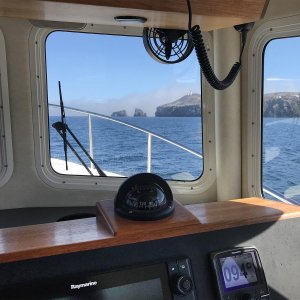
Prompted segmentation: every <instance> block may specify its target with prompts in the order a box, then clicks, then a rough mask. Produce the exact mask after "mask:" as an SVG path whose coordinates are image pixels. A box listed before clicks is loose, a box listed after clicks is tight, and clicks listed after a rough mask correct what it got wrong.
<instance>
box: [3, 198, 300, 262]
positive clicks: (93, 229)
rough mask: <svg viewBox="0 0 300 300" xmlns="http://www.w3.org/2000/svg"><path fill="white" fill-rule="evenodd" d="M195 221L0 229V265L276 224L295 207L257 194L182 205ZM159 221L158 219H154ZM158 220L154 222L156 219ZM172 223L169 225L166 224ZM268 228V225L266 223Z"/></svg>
mask: <svg viewBox="0 0 300 300" xmlns="http://www.w3.org/2000/svg"><path fill="white" fill-rule="evenodd" d="M185 207H186V209H187V210H188V211H189V212H191V213H192V214H193V215H194V216H195V219H196V222H195V221H192V222H190V223H183V225H182V226H178V225H176V224H173V225H172V226H171V225H168V226H169V227H168V229H167V230H162V228H163V227H160V226H159V225H157V226H153V229H152V230H147V231H143V232H142V231H140V230H134V228H133V227H132V223H131V227H130V226H129V227H130V230H126V229H125V230H124V231H123V232H122V233H121V234H118V232H116V231H115V230H114V229H112V228H110V226H108V225H107V224H106V223H107V221H104V220H103V219H101V218H100V222H99V221H97V220H96V218H88V219H81V220H73V221H66V222H60V223H49V224H41V225H33V226H24V227H17V228H8V229H2V230H0V263H8V262H15V261H21V260H27V259H35V258H41V257H47V256H52V255H59V254H67V253H73V252H80V251H89V250H95V249H101V248H107V247H115V246H121V245H128V244H134V243H139V242H147V241H153V240H159V239H165V238H174V237H180V236H185V235H191V234H199V233H205V232H212V231H217V230H223V229H229V228H236V227H242V226H247V225H253V224H260V223H268V222H277V221H280V220H286V219H291V218H299V217H300V206H294V205H288V204H284V203H279V202H275V201H268V200H264V199H259V198H248V199H237V200H231V201H226V202H213V203H203V204H195V205H187V206H185ZM156 222H158V221H156ZM156 224H159V223H156ZM170 226H171V227H170ZM270 226H271V225H270Z"/></svg>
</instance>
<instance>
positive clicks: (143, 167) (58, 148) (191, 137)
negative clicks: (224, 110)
mask: <svg viewBox="0 0 300 300" xmlns="http://www.w3.org/2000/svg"><path fill="white" fill-rule="evenodd" d="M120 120H121V121H124V122H127V123H130V124H133V125H135V126H138V127H141V128H144V129H146V130H149V131H152V132H154V133H156V134H159V135H161V136H163V137H166V138H167V139H170V140H172V141H174V142H176V143H179V144H181V145H184V146H186V147H188V148H190V149H192V150H193V151H195V152H197V153H200V154H201V153H202V127H201V118H199V117H194V118H192V117H189V118H188V117H187V118H184V117H181V118H178V117H174V118H163V117H162V118H155V117H147V118H134V117H127V118H120ZM56 121H60V118H59V117H54V116H52V117H50V124H52V123H54V122H56ZM67 124H68V125H69V127H70V128H71V130H72V131H73V132H74V134H75V135H76V136H77V138H78V139H79V140H80V142H81V143H82V144H83V146H84V147H85V148H86V149H87V150H88V149H89V138H88V118H87V117H86V116H84V117H83V116H72V117H68V116H67ZM92 128H93V149H94V159H95V161H96V162H97V164H98V165H99V167H100V168H101V169H103V170H107V171H111V172H114V173H117V174H120V175H122V176H130V175H133V174H136V173H139V172H146V171H147V142H148V135H147V134H145V133H143V132H140V131H137V130H135V129H132V128H129V127H125V126H124V125H120V124H117V123H113V122H111V121H107V120H103V119H99V118H96V117H92ZM50 139H51V141H50V145H51V146H50V151H51V157H54V158H59V159H64V154H63V153H64V152H63V142H62V139H61V137H60V136H59V135H58V133H57V132H56V131H55V130H54V129H53V128H52V127H51V128H50ZM68 139H69V141H70V142H71V144H72V145H73V146H74V147H75V149H76V150H77V151H78V153H79V154H80V156H81V157H85V156H84V154H83V152H82V151H81V150H80V149H79V148H78V147H77V146H76V144H75V143H74V141H73V140H72V139H71V138H70V137H69V138H68ZM299 149H300V118H264V123H263V149H262V150H263V162H262V182H263V186H264V187H266V188H268V189H270V190H273V191H276V192H277V193H279V194H281V195H283V196H284V197H286V198H291V199H294V200H296V201H298V203H300V150H299ZM68 159H69V161H72V162H76V163H79V162H78V159H77V158H76V157H75V156H74V155H73V154H72V152H71V151H70V150H68ZM84 161H85V162H86V163H87V164H88V165H89V161H88V159H86V158H85V159H84ZM151 162H152V163H151V166H152V168H151V172H153V173H156V174H158V175H160V176H162V177H163V178H165V179H179V180H187V181H190V180H195V179H197V178H199V177H200V176H201V174H202V171H203V160H202V159H201V158H199V157H196V156H194V155H193V154H191V153H188V152H186V151H184V150H183V149H180V148H178V147H175V146H173V145H170V144H168V143H166V142H164V141H162V140H159V139H157V138H155V137H152V149H151ZM267 196H269V195H267Z"/></svg>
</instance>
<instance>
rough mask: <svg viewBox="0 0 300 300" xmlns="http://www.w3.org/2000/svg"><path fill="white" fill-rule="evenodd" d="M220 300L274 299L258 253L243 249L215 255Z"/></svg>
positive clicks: (250, 248) (252, 248)
mask: <svg viewBox="0 0 300 300" xmlns="http://www.w3.org/2000/svg"><path fill="white" fill-rule="evenodd" d="M211 262H212V266H213V270H214V273H215V278H216V284H217V287H218V294H219V299H220V300H225V299H226V300H237V299H238V300H244V299H249V300H254V299H255V300H260V299H264V300H267V299H270V294H269V288H268V285H267V281H266V278H265V274H264V270H263V267H262V264H261V261H260V257H259V254H258V251H257V249H256V248H255V247H240V248H234V249H229V250H224V251H219V252H214V253H212V254H211Z"/></svg>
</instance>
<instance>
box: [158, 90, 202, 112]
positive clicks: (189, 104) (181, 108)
mask: <svg viewBox="0 0 300 300" xmlns="http://www.w3.org/2000/svg"><path fill="white" fill-rule="evenodd" d="M155 116H156V117H200V116H201V95H200V94H189V95H185V96H183V97H181V98H180V99H178V100H176V101H173V102H171V103H167V104H164V105H161V106H158V107H157V108H156V112H155Z"/></svg>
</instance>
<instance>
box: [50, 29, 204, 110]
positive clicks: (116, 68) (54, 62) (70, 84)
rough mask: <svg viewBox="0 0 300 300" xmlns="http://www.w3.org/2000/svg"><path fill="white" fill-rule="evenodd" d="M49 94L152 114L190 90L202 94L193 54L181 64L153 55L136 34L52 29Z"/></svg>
mask: <svg viewBox="0 0 300 300" xmlns="http://www.w3.org/2000/svg"><path fill="white" fill-rule="evenodd" d="M46 61H47V81H48V95H49V96H48V98H49V102H50V103H57V104H58V103H59V100H58V83H57V82H58V81H59V80H60V81H61V83H62V90H63V97H64V102H65V105H69V106H74V107H80V108H82V109H89V110H93V111H96V112H99V113H103V114H108V115H110V114H111V113H112V112H113V111H116V110H121V109H127V112H128V113H129V114H132V113H133V111H134V109H135V108H141V109H143V110H144V111H146V112H147V113H148V115H154V112H155V109H156V107H157V106H158V105H161V104H164V103H168V102H171V101H174V100H177V99H178V98H180V97H182V96H184V95H186V94H187V93H189V92H193V93H200V69H199V66H198V63H197V61H196V57H195V54H194V53H192V54H191V55H190V57H189V58H188V59H186V60H185V61H184V62H182V63H178V64H174V65H167V64H161V63H158V62H156V61H155V60H153V59H152V58H151V57H150V56H149V54H148V53H147V52H146V50H145V49H144V45H143V41H142V39H141V38H138V37H125V36H110V35H100V34H84V33H68V32H54V33H52V34H50V36H49V37H48V39H47V41H46Z"/></svg>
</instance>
